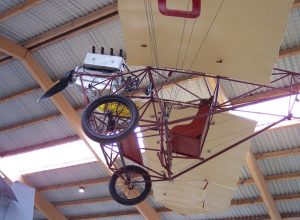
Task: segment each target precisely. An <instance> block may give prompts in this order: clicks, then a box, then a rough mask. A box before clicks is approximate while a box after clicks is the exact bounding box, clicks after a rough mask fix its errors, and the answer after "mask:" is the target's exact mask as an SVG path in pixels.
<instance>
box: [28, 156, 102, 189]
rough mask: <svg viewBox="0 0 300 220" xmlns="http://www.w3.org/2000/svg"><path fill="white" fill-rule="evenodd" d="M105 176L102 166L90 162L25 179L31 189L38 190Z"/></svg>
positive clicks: (29, 175)
mask: <svg viewBox="0 0 300 220" xmlns="http://www.w3.org/2000/svg"><path fill="white" fill-rule="evenodd" d="M106 176H107V171H106V168H105V167H104V165H103V166H100V164H99V163H98V162H91V163H86V164H80V165H75V166H70V167H65V168H59V169H53V170H47V171H42V172H37V173H32V174H27V175H26V179H27V180H28V181H29V182H30V183H31V184H32V186H33V187H35V188H39V187H42V186H49V185H54V184H61V183H69V182H74V181H81V180H88V179H96V178H101V177H106Z"/></svg>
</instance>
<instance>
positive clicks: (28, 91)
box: [0, 86, 40, 104]
mask: <svg viewBox="0 0 300 220" xmlns="http://www.w3.org/2000/svg"><path fill="white" fill-rule="evenodd" d="M38 89H40V87H39V86H33V87H31V88H27V89H24V90H22V91H19V92H17V93H14V94H12V95H9V96H5V97H3V98H0V104H2V103H4V102H8V101H10V100H13V99H17V98H19V97H22V96H25V95H28V94H31V93H33V92H35V91H37V90H38Z"/></svg>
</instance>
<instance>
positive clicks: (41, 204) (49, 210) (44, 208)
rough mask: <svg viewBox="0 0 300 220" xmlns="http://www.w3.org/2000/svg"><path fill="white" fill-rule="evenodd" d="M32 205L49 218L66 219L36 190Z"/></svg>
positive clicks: (51, 219)
mask: <svg viewBox="0 0 300 220" xmlns="http://www.w3.org/2000/svg"><path fill="white" fill-rule="evenodd" d="M34 206H35V207H36V208H37V209H38V210H39V211H41V212H42V213H43V214H44V215H45V216H46V217H47V218H48V219H50V220H67V218H66V217H65V216H64V215H63V214H61V213H60V212H59V211H58V210H57V209H56V208H55V207H54V206H53V205H52V204H51V203H50V202H48V201H47V200H46V199H45V198H44V197H43V196H42V195H41V194H40V192H38V191H35V196H34Z"/></svg>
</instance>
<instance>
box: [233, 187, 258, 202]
mask: <svg viewBox="0 0 300 220" xmlns="http://www.w3.org/2000/svg"><path fill="white" fill-rule="evenodd" d="M259 196H260V193H259V191H258V189H257V187H256V185H255V184H251V185H240V186H239V187H238V188H237V189H236V190H235V191H234V194H233V199H237V200H240V199H245V198H247V199H254V198H257V197H259Z"/></svg>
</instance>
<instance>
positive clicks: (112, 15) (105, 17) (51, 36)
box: [22, 3, 118, 50]
mask: <svg viewBox="0 0 300 220" xmlns="http://www.w3.org/2000/svg"><path fill="white" fill-rule="evenodd" d="M117 18H118V5H117V3H112V4H110V5H108V6H106V7H104V8H100V9H98V10H95V11H94V12H92V13H89V14H87V15H84V16H82V17H80V18H77V19H75V20H73V21H70V22H68V23H66V24H64V25H62V26H59V27H57V28H55V29H53V30H50V31H47V32H45V33H43V34H41V35H39V36H36V37H33V38H31V39H29V40H27V41H25V42H24V43H23V44H22V45H23V47H25V48H27V49H29V50H33V49H34V50H37V49H39V48H41V47H45V46H47V45H49V44H52V43H55V42H57V41H61V40H64V39H66V38H68V37H70V36H72V35H74V34H78V33H81V32H83V31H87V30H89V29H91V28H93V27H95V26H98V25H101V24H104V23H107V22H110V21H113V20H115V19H117Z"/></svg>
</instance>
